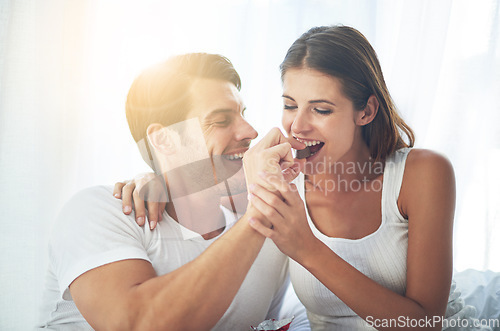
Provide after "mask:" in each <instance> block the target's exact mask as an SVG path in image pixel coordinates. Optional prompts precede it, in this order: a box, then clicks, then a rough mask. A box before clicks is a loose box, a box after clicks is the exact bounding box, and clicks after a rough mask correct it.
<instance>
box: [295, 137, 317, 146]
mask: <svg viewBox="0 0 500 331" xmlns="http://www.w3.org/2000/svg"><path fill="white" fill-rule="evenodd" d="M295 139H297V140H298V141H300V142H301V143H303V144H304V145H306V146H307V147H309V146H314V145H317V144H321V143H322V142H321V141H319V140H301V139H298V138H295Z"/></svg>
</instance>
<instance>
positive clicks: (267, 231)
mask: <svg viewBox="0 0 500 331" xmlns="http://www.w3.org/2000/svg"><path fill="white" fill-rule="evenodd" d="M248 224H250V226H251V227H252V228H254V229H255V230H256V231H257V232H259V233H260V234H261V235H263V236H264V237H266V238H271V236H272V235H273V233H274V229H271V228H268V227H267V226H264V225H263V224H262V222H261V221H260V220H258V219H256V218H253V217H251V218H250V219H249V220H248Z"/></svg>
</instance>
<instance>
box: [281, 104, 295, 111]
mask: <svg viewBox="0 0 500 331" xmlns="http://www.w3.org/2000/svg"><path fill="white" fill-rule="evenodd" d="M283 109H285V110H294V109H297V106H289V105H283Z"/></svg>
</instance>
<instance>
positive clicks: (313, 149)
mask: <svg viewBox="0 0 500 331" xmlns="http://www.w3.org/2000/svg"><path fill="white" fill-rule="evenodd" d="M294 138H295V139H296V140H298V141H300V142H301V143H303V144H305V145H306V148H304V149H301V150H297V154H296V157H297V158H298V159H305V158H310V157H311V156H313V155H314V154H316V153H318V152H319V150H320V149H321V148H322V147H323V146H324V145H325V143H324V142H322V141H319V140H305V139H300V138H297V137H294Z"/></svg>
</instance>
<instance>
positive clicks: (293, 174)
mask: <svg viewBox="0 0 500 331" xmlns="http://www.w3.org/2000/svg"><path fill="white" fill-rule="evenodd" d="M304 165H305V160H304V159H302V160H296V161H295V163H294V164H293V165H292V166H291V167H289V168H286V169H284V170H283V171H282V173H283V178H284V180H285V181H286V182H287V183H290V182H291V181H293V180H294V179H295V178H297V176H298V175H299V174H300V172H301V171H302V170H303V168H304Z"/></svg>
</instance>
